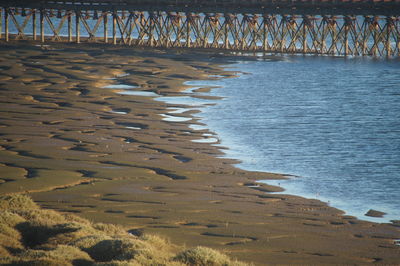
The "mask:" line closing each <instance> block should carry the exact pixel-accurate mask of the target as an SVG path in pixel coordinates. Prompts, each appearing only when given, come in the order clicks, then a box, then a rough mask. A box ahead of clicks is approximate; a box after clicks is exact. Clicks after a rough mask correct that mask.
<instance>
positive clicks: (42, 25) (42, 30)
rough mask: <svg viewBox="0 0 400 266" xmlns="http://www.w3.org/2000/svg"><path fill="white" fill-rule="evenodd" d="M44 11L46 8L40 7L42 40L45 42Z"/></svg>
mask: <svg viewBox="0 0 400 266" xmlns="http://www.w3.org/2000/svg"><path fill="white" fill-rule="evenodd" d="M44 12H45V10H43V9H40V41H41V42H42V43H44V41H45V40H44V15H45V14H44Z"/></svg>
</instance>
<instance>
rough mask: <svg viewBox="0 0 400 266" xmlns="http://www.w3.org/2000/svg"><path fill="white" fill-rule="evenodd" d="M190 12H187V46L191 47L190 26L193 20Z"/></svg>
mask: <svg viewBox="0 0 400 266" xmlns="http://www.w3.org/2000/svg"><path fill="white" fill-rule="evenodd" d="M190 19H191V18H190V14H186V47H187V48H190V44H191V40H190V32H191V31H190V27H191V22H190Z"/></svg>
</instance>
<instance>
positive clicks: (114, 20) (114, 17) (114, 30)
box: [113, 12, 118, 45]
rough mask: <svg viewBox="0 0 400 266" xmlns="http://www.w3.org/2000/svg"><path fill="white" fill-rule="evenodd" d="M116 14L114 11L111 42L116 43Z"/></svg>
mask: <svg viewBox="0 0 400 266" xmlns="http://www.w3.org/2000/svg"><path fill="white" fill-rule="evenodd" d="M117 16H118V14H117V13H116V12H114V13H113V44H114V45H116V44H117Z"/></svg>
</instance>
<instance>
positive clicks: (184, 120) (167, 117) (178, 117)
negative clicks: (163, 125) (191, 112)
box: [162, 114, 192, 122]
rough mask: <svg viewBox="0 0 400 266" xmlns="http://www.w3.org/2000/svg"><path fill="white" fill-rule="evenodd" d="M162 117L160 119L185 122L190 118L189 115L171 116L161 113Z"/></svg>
mask: <svg viewBox="0 0 400 266" xmlns="http://www.w3.org/2000/svg"><path fill="white" fill-rule="evenodd" d="M162 116H163V117H164V118H163V119H162V120H164V121H168V122H187V121H190V120H192V118H191V117H181V116H172V115H166V114H162Z"/></svg>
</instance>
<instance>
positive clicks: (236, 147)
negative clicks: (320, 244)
mask: <svg viewBox="0 0 400 266" xmlns="http://www.w3.org/2000/svg"><path fill="white" fill-rule="evenodd" d="M297 60H298V61H300V62H302V58H296V57H294V58H293V61H295V62H296V61H297ZM307 60H308V59H307ZM326 60H328V59H324V61H326ZM290 61H292V60H290ZM316 61H317V62H319V61H320V60H319V59H317V58H316ZM357 61H358V60H357ZM311 62H314V59H312V60H311ZM261 64H262V63H260V64H259V66H262V65H261ZM246 65H247V64H246V63H245V62H241V61H239V62H237V63H235V64H234V65H233V66H232V65H228V66H227V69H228V70H233V71H239V72H240V71H246ZM250 71H254V69H253V68H251V67H250ZM256 73H258V72H256ZM243 78H244V80H249V78H248V77H247V78H246V77H242V79H240V78H239V80H238V82H237V83H238V84H239V85H235V82H234V81H223V80H221V81H216V82H213V81H207V80H205V81H204V82H203V81H202V80H200V81H197V82H192V83H190V84H191V85H193V86H195V87H196V86H207V85H209V86H214V87H225V89H220V90H221V91H219V90H218V91H217V92H213V93H208V94H207V95H209V96H211V97H222V98H225V97H227V102H222V103H221V104H222V107H219V108H218V107H211V111H206V112H205V114H204V115H202V116H200V117H201V119H202V120H203V122H204V123H210V125H211V128H212V130H213V131H215V132H218V135H219V136H220V137H221V139H222V141H223V143H222V144H221V145H224V146H228V147H229V150H228V152H227V153H228V154H227V155H225V156H222V158H234V159H238V160H241V163H239V164H237V165H235V166H236V167H238V168H240V169H242V170H249V171H260V172H273V173H280V174H282V173H290V175H287V174H282V175H285V176H288V177H289V176H291V175H292V176H293V177H297V178H288V180H284V181H279V180H278V181H269V182H268V181H267V182H266V183H268V184H270V185H275V186H281V187H283V188H284V189H285V191H282V192H279V194H289V195H296V196H300V197H305V198H309V199H316V200H321V201H323V202H326V203H329V205H330V206H333V207H335V208H338V209H341V210H344V211H345V213H346V215H351V216H356V217H357V218H358V219H360V220H365V221H370V222H376V223H392V222H394V223H396V222H398V220H399V217H398V215H395V214H396V213H391V211H390V208H388V207H387V206H386V205H384V206H382V204H377V203H376V202H375V204H372V205H371V203H372V202H374V201H371V200H370V201H369V202H368V201H364V202H362V201H360V200H358V201H357V205H354V206H352V203H351V204H348V203H347V202H346V201H344V200H343V199H341V200H339V199H335V198H334V197H332V195H330V197H328V196H326V195H325V196H324V195H323V194H322V193H321V194H319V193H318V192H316V194H312V192H309V191H308V190H307V187H308V186H301V185H302V184H301V182H302V181H301V179H306V180H307V177H308V178H309V179H311V178H310V175H308V176H307V175H304V176H303V175H302V174H298V173H297V172H295V171H294V170H295V168H293V167H292V168H291V169H290V170H292V171H290V170H289V171H288V170H287V169H286V170H285V168H282V164H280V166H281V168H279V169H276V168H274V169H272V168H268V165H267V164H265V163H262V162H260V159H259V158H258V157H257V156H259V154H258V153H257V152H256V151H257V150H258V151H259V150H260V149H257V147H256V146H254V145H253V146H252V145H251V143H249V142H247V143H246V144H243V143H241V142H240V137H241V138H242V139H246V136H245V135H243V134H244V133H245V132H246V131H245V130H243V126H242V125H241V122H240V119H236V117H237V116H238V115H237V114H235V110H233V109H232V108H231V107H232V106H233V105H232V104H233V103H235V104H238V99H240V97H238V94H239V95H241V94H240V92H239V89H238V88H240V87H242V86H243V85H244V84H243V81H240V80H243ZM258 78H259V77H258ZM250 79H251V78H250ZM201 84H204V85H201ZM229 87H232V89H229ZM253 94H254V93H253ZM243 97H244V96H243ZM246 100H247V102H248V99H246ZM225 106H226V107H227V108H228V110H227V112H228V113H231V112H232V113H234V114H233V115H229V114H227V115H224V114H221V115H218V113H217V112H216V110H219V111H221V110H223V108H224V107H225ZM244 115H248V113H244ZM213 116H216V117H217V118H216V119H217V120H218V119H223V118H226V119H228V121H231V120H232V121H234V122H233V123H234V124H236V123H237V124H238V127H240V128H242V129H240V128H238V130H235V128H234V127H230V125H229V124H228V123H227V124H225V123H221V124H222V125H221V124H219V123H216V122H215V119H214V121H213V120H212V118H213ZM258 116H259V115H257V117H258ZM246 124H248V123H246ZM253 126H256V125H254V124H253ZM236 133H238V134H239V135H240V137H238V136H239V135H237V134H236ZM253 133H254V132H253ZM260 135H261V134H260ZM260 135H257V136H258V137H260ZM224 137H227V140H226V139H225V141H224ZM231 149H232V150H233V151H231ZM246 149H247V150H249V151H250V153H251V154H252V155H254V156H255V157H256V158H258V159H255V161H257V162H258V163H254V161H253V159H252V158H250V157H249V156H248V155H247V154H246V153H245V151H246ZM264 149H265V147H264ZM272 157H273V156H272ZM297 159H299V158H297ZM304 173H305V172H303V174H304ZM321 176H323V175H321ZM314 178H315V176H314ZM331 181H333V180H331ZM260 182H263V180H260ZM305 182H306V183H307V181H305ZM308 183H310V181H308ZM316 183H317V182H315V181H314V185H316ZM299 186H300V187H299ZM383 186H384V184H383ZM374 187H375V186H374ZM381 191H382V190H381ZM325 192H326V191H325ZM347 195H349V192H347ZM392 202H394V203H393V205H395V201H392ZM362 203H364V205H361V204H362ZM374 205H375V206H374ZM384 207H386V208H384ZM392 207H393V208H394V210H395V209H396V208H395V206H392ZM372 210H373V211H378V212H380V213H381V214H380V215H366V214H367V213H368V212H370V211H372Z"/></svg>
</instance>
